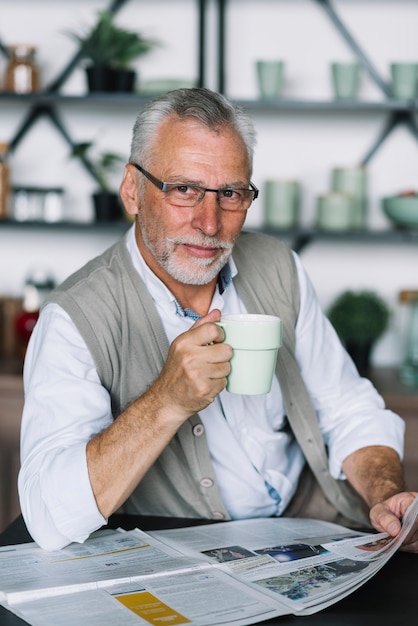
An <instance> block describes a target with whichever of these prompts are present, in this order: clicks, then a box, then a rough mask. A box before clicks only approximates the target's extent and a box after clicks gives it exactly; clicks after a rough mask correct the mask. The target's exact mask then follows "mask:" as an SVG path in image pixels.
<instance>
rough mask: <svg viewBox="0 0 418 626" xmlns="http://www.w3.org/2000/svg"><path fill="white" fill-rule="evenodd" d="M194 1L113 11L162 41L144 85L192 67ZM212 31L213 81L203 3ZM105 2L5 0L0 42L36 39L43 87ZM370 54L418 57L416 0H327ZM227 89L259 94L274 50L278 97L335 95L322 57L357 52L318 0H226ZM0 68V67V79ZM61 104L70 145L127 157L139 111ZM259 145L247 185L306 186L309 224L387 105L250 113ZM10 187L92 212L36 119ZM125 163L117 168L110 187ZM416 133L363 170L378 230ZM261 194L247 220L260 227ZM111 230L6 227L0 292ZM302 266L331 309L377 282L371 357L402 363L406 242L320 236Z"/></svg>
mask: <svg viewBox="0 0 418 626" xmlns="http://www.w3.org/2000/svg"><path fill="white" fill-rule="evenodd" d="M196 4H197V3H196V2H195V1H194V0H152V2H151V1H149V2H148V1H143V2H138V1H136V0H131V2H130V3H128V5H127V6H126V7H124V8H123V9H122V10H121V12H120V14H119V16H118V21H119V23H120V24H123V25H125V26H128V27H129V28H133V27H137V28H138V30H141V32H143V33H144V34H146V35H148V36H151V37H155V38H157V39H159V40H161V41H162V42H163V45H162V46H161V47H160V48H158V49H156V50H155V51H153V52H151V53H150V54H149V55H148V56H146V57H144V58H143V59H140V60H139V61H138V62H137V65H136V67H137V69H138V70H139V72H140V77H141V80H147V79H153V78H176V79H184V80H186V81H190V80H193V79H194V78H195V76H196V67H197V61H196V29H195V25H196V21H197V14H196ZM209 5H210V6H209V15H210V17H212V26H213V32H212V35H211V37H210V39H209V44H208V56H209V58H210V59H211V65H210V67H209V71H208V76H209V85H208V86H210V87H216V83H214V80H213V78H214V75H215V71H214V63H215V61H216V54H215V46H214V41H215V32H214V31H215V20H214V19H213V18H214V16H213V9H214V6H213V2H210V3H209ZM106 6H107V2H106V1H105V0H67V1H63V0H62V1H61V2H54V1H53V0H39V1H37V0H4V1H3V2H2V3H1V6H0V37H1V39H2V41H3V42H4V43H6V44H13V43H17V42H28V43H29V42H30V43H33V44H35V45H36V46H37V47H38V62H39V65H40V68H41V73H42V84H43V85H46V84H48V82H49V81H50V80H51V79H52V78H54V77H55V76H56V75H57V73H59V72H60V70H61V68H62V67H63V65H65V64H66V62H67V60H68V58H69V57H70V56H71V55H72V53H73V52H74V50H75V44H74V43H73V41H72V40H71V39H70V38H69V37H68V36H67V35H66V34H65V32H66V31H68V30H70V29H71V30H78V29H79V28H80V27H81V28H83V27H85V26H87V25H89V24H90V23H92V21H93V19H94V17H95V11H96V10H98V9H101V8H105V7H106ZM334 6H335V8H336V10H337V12H338V13H339V15H340V16H341V17H342V18H343V19H344V21H345V22H346V24H347V26H348V27H349V28H350V30H351V32H352V33H353V35H354V37H355V38H356V39H357V40H358V42H359V43H360V45H361V46H362V47H363V49H364V51H365V52H366V54H367V55H368V56H369V58H370V59H371V61H372V62H373V63H374V65H375V66H376V68H377V69H378V70H379V71H380V73H381V74H382V76H383V77H384V78H385V79H386V80H389V64H390V62H392V61H401V60H403V61H409V60H413V61H417V60H418V38H417V36H416V28H417V24H418V3H417V2H416V0H350V1H349V0H334ZM228 24H229V27H228V47H227V68H226V74H227V93H228V95H230V96H231V97H233V98H242V99H247V98H248V99H253V98H255V97H256V96H257V88H256V78H255V60H256V59H257V58H280V59H283V60H284V61H285V63H286V80H285V86H284V96H287V97H289V98H301V99H303V98H305V99H319V100H321V99H322V100H325V99H329V98H330V97H331V96H332V93H331V83H330V76H329V64H330V63H331V62H332V61H335V60H346V59H351V58H352V54H351V52H350V51H349V49H348V48H347V46H346V44H345V42H344V41H343V40H342V39H341V37H340V36H339V35H338V33H337V32H336V31H335V29H334V28H333V26H332V25H331V23H330V22H329V20H328V19H327V17H326V15H325V14H324V12H323V11H322V10H321V9H320V8H319V6H318V5H317V4H316V2H314V0H257V2H254V1H252V0H229V9H228ZM3 69H4V63H3V62H2V63H1V64H0V77H1V75H2V73H3ZM63 91H64V92H65V93H75V94H81V93H84V92H85V78H84V73H83V71H82V68H79V69H77V70H76V71H75V72H74V74H73V75H72V77H71V78H70V80H69V81H68V82H67V83H66V84H65V87H64V88H63ZM359 97H360V98H361V99H366V100H380V99H381V98H382V96H381V94H380V92H379V91H378V89H377V88H376V87H375V86H374V85H373V83H372V82H371V81H370V79H369V78H368V77H367V76H365V75H363V77H362V82H361V89H360V94H359ZM57 110H58V112H59V114H60V116H61V117H62V120H63V122H64V123H65V125H66V126H67V128H68V130H69V131H70V133H71V135H72V136H73V138H74V140H76V141H88V140H94V141H96V142H97V144H98V146H99V147H100V148H101V149H109V150H112V151H116V152H119V153H121V154H122V155H124V156H125V157H127V155H128V151H129V144H130V133H131V128H132V125H133V122H134V118H135V115H136V108H135V107H134V106H128V105H124V106H122V107H114V108H112V107H110V106H109V105H104V104H97V106H96V105H94V106H91V107H88V106H86V105H84V104H68V105H65V106H61V105H60V106H59V107H58V109H57ZM26 111H27V108H26V106H25V105H23V104H21V103H16V102H15V103H13V105H12V106H10V104H8V103H7V102H5V101H1V100H0V141H7V140H8V139H10V138H11V137H12V136H13V134H14V132H15V130H16V129H17V127H18V126H19V124H20V123H21V121H22V119H23V117H24V115H25V112H26ZM254 119H255V122H256V126H257V129H258V134H259V135H258V148H257V153H256V160H255V169H254V176H253V178H254V182H255V183H256V184H257V186H259V187H260V188H262V185H263V181H264V180H265V179H267V178H271V177H293V178H297V179H298V180H300V181H301V184H302V188H303V216H302V221H303V223H304V224H306V225H310V224H312V223H313V220H314V216H315V200H316V197H317V195H319V194H320V193H322V192H324V191H326V190H327V189H329V185H330V172H331V169H332V168H333V167H336V166H352V165H355V164H357V163H358V162H359V161H360V160H361V158H362V157H363V156H364V155H365V154H366V153H367V151H368V149H369V148H370V147H371V145H372V144H373V142H374V140H375V139H376V137H377V135H378V133H379V132H380V130H381V129H382V127H383V124H384V121H385V119H386V114H384V113H375V112H368V113H359V112H351V113H342V112H341V113H337V112H331V113H328V112H308V113H306V112H303V113H302V112H285V113H280V114H265V113H261V112H260V113H254ZM10 165H11V168H12V176H13V184H15V185H19V184H21V185H30V184H34V185H46V186H48V185H49V186H63V187H64V188H65V208H66V213H67V217H68V218H70V219H77V220H82V221H91V220H92V207H91V201H90V193H91V191H93V189H94V183H93V182H92V180H91V179H90V178H89V176H88V175H87V174H86V173H85V172H84V170H83V169H82V168H81V166H80V165H79V164H78V163H77V162H75V161H71V160H69V158H68V147H67V146H66V144H65V143H64V141H63V139H62V138H61V137H60V136H59V135H57V134H56V132H55V131H53V130H52V129H51V126H50V125H49V123H48V122H47V121H46V120H45V119H43V120H42V121H40V122H39V123H38V124H37V125H36V126H35V127H34V128H33V130H32V131H31V132H30V134H29V135H27V136H26V137H25V139H24V141H23V142H22V144H21V145H20V146H19V148H18V150H17V151H16V153H15V154H14V155H13V157H12V159H11V163H10ZM121 171H122V168H121V170H120V172H118V173H117V174H115V178H114V183H115V187H117V185H118V182H119V179H120V173H121ZM417 172H418V142H417V141H416V140H415V139H413V138H412V137H411V135H410V134H409V133H408V132H407V131H406V130H405V129H404V128H403V127H400V128H399V129H397V130H396V131H395V132H394V133H393V134H392V135H391V136H390V137H389V139H388V140H387V142H386V143H385V144H384V145H383V147H382V148H381V149H380V151H379V152H378V154H377V155H376V156H375V157H374V158H373V160H372V161H371V163H370V167H369V181H370V185H369V187H370V211H369V224H370V227H371V228H376V229H380V228H386V227H387V226H388V223H387V221H386V218H385V217H384V215H383V213H382V211H381V208H380V199H381V198H382V197H383V196H385V195H389V194H393V193H397V192H398V191H401V190H403V189H406V188H408V189H410V188H412V189H417V188H418V184H417ZM262 209H263V203H262V199H261V198H260V200H259V201H257V202H256V203H255V204H254V205H253V207H252V208H251V211H250V213H249V216H248V221H247V223H248V224H249V225H250V226H257V225H260V224H261V223H262V219H263V211H262ZM117 236H118V234H117V233H111V232H107V233H103V231H100V232H95V231H94V230H91V232H90V231H88V232H85V233H84V232H83V233H80V232H77V231H74V232H69V233H59V232H56V231H51V232H44V231H42V230H39V229H33V230H30V229H24V230H23V231H19V230H18V229H14V230H11V229H9V228H7V229H1V228H0V263H1V267H2V271H1V272H0V293H2V294H12V295H17V294H20V292H21V289H22V285H23V282H24V278H25V275H26V273H27V272H28V271H29V270H30V269H31V268H33V267H37V266H43V267H48V268H50V269H51V270H52V271H53V273H54V274H55V276H56V279H57V280H61V279H63V278H64V277H65V276H67V275H68V274H69V273H70V272H71V271H73V270H74V269H76V268H77V267H78V266H79V265H80V264H81V263H83V262H84V261H85V260H87V259H88V258H90V257H91V256H93V255H95V254H97V253H98V252H100V251H101V250H103V249H104V248H105V247H107V246H108V245H109V244H110V243H111V242H112V241H114V239H115V238H116V237H117ZM302 256H303V261H304V264H305V267H306V269H307V270H308V272H309V274H310V276H311V278H312V280H313V283H314V285H315V287H316V290H317V293H318V296H319V298H320V300H321V302H322V304H323V306H324V307H325V308H326V307H327V306H328V305H329V304H330V302H331V301H332V300H333V298H334V297H335V296H336V295H337V294H338V293H339V292H340V291H342V290H343V289H346V288H353V289H360V288H371V289H375V290H376V291H378V292H379V293H380V294H381V295H382V296H383V297H384V298H385V299H386V300H387V302H388V303H389V305H390V307H391V308H392V310H393V316H392V321H391V328H390V330H389V332H388V333H387V334H386V335H385V337H384V338H383V339H382V340H381V341H380V342H379V344H378V346H377V347H376V350H375V352H374V356H373V358H374V361H375V363H376V364H379V365H387V364H397V363H398V362H399V360H400V358H401V332H400V322H401V311H400V307H399V305H398V303H397V294H398V291H399V290H400V289H402V288H406V287H415V288H417V287H418V276H417V267H418V249H417V247H416V245H413V244H395V243H385V244H376V243H373V244H368V245H366V244H359V243H355V244H341V243H340V244H338V245H337V244H331V243H326V244H325V243H324V242H317V243H315V244H314V245H311V246H310V247H308V248H307V249H306V250H305V251H304V252H303V255H302Z"/></svg>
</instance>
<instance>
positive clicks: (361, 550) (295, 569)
mask: <svg viewBox="0 0 418 626" xmlns="http://www.w3.org/2000/svg"><path fill="white" fill-rule="evenodd" d="M417 513H418V498H417V499H416V500H415V501H414V502H413V504H412V505H411V506H410V508H409V510H408V512H407V514H406V515H405V519H404V521H403V527H402V531H401V533H400V534H399V535H398V536H397V537H396V538H391V537H389V536H388V535H386V534H385V533H374V532H373V533H372V532H370V533H368V532H364V533H361V532H358V531H354V530H349V529H347V528H345V527H343V526H339V525H336V524H331V523H328V522H321V521H318V520H308V519H290V518H268V519H261V520H260V519H254V520H240V521H236V522H231V523H228V524H219V525H206V526H199V527H194V528H192V529H187V530H185V529H174V530H166V531H155V532H153V533H151V534H152V535H153V536H156V537H158V538H159V539H161V540H162V541H165V542H167V544H168V545H170V546H172V547H177V546H179V545H181V549H182V552H183V554H189V555H190V556H191V555H193V554H197V553H198V554H200V555H201V557H202V558H205V559H206V560H208V561H209V562H210V561H211V562H212V563H215V564H216V566H217V567H218V568H220V569H222V570H224V571H229V572H230V573H231V575H233V576H235V577H237V578H239V579H240V580H243V581H245V582H246V583H247V584H248V586H249V587H252V588H254V587H258V588H262V589H263V590H264V591H265V592H266V593H267V594H268V595H269V596H270V597H276V598H277V599H279V600H280V602H281V603H285V605H286V606H287V607H288V609H289V613H294V614H309V613H313V612H316V611H319V610H321V609H324V608H325V607H327V606H329V605H330V604H332V603H334V602H336V601H338V600H340V599H342V598H343V597H345V596H346V595H348V594H349V593H352V592H353V591H354V590H355V589H357V588H358V587H359V586H360V585H362V584H364V582H366V581H367V580H368V579H369V578H370V577H371V576H373V575H374V574H375V573H376V572H377V571H378V570H379V569H380V568H381V567H383V565H384V564H385V563H386V562H387V560H388V559H389V558H390V557H391V556H392V554H393V553H394V552H395V551H396V550H397V549H398V547H399V546H400V545H401V543H402V542H403V540H404V539H405V537H406V536H407V535H408V533H409V531H410V529H411V527H412V525H413V523H414V521H415V519H416V516H417ZM188 531H189V532H188Z"/></svg>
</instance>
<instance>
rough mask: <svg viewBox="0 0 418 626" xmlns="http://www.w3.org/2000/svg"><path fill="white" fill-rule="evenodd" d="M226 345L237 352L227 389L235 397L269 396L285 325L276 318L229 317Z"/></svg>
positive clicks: (224, 319)
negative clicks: (235, 394)
mask: <svg viewBox="0 0 418 626" xmlns="http://www.w3.org/2000/svg"><path fill="white" fill-rule="evenodd" d="M217 324H218V326H221V327H222V328H223V331H224V333H225V339H224V341H225V343H228V344H229V345H230V346H231V347H232V350H233V355H232V359H231V371H230V374H229V376H228V382H227V386H226V389H227V391H230V392H231V393H239V394H243V395H256V394H263V393H269V391H270V390H271V385H272V382H273V376H274V372H275V369H276V361H277V353H278V349H279V348H280V346H281V345H282V322H281V320H280V318H279V317H275V316H274V315H255V314H243V315H225V316H224V317H222V319H221V321H220V322H217Z"/></svg>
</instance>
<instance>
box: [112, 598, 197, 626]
mask: <svg viewBox="0 0 418 626" xmlns="http://www.w3.org/2000/svg"><path fill="white" fill-rule="evenodd" d="M115 597H116V600H119V602H120V603H121V604H123V605H124V606H126V608H127V609H129V610H130V611H132V612H133V613H135V614H136V615H138V616H139V617H141V618H142V619H144V620H146V621H147V622H149V623H150V624H153V626H161V624H168V625H169V626H172V625H173V626H174V625H175V624H188V623H190V620H189V619H187V617H184V615H181V613H178V612H177V611H175V610H174V609H172V608H171V607H170V606H168V605H167V604H164V602H161V600H159V599H158V598H156V597H155V596H153V595H152V593H149V592H148V591H143V592H137V593H128V594H124V595H121V596H115Z"/></svg>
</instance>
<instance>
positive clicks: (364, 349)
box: [346, 341, 373, 376]
mask: <svg viewBox="0 0 418 626" xmlns="http://www.w3.org/2000/svg"><path fill="white" fill-rule="evenodd" d="M372 347H373V344H372V342H368V343H356V342H355V341H347V344H346V349H347V352H348V354H349V355H350V356H351V358H352V359H353V361H354V365H355V366H356V367H357V369H358V372H359V374H360V375H361V376H366V375H367V374H368V373H369V371H370V355H371V351H372Z"/></svg>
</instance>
